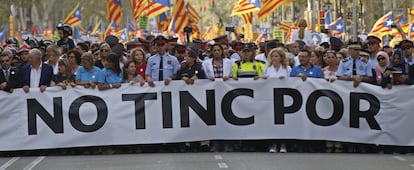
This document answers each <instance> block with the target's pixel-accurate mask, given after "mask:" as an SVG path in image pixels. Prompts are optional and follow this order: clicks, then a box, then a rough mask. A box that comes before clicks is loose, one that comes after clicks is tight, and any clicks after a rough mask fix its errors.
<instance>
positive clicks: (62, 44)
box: [56, 38, 75, 50]
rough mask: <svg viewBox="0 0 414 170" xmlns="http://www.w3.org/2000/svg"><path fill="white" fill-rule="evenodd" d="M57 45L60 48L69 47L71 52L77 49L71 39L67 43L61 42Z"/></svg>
mask: <svg viewBox="0 0 414 170" xmlns="http://www.w3.org/2000/svg"><path fill="white" fill-rule="evenodd" d="M56 44H57V45H58V47H61V46H64V45H67V46H68V48H69V50H70V49H74V48H75V42H74V41H73V40H72V39H70V38H69V39H68V41H67V42H63V41H62V40H59V41H58V42H57V43H56Z"/></svg>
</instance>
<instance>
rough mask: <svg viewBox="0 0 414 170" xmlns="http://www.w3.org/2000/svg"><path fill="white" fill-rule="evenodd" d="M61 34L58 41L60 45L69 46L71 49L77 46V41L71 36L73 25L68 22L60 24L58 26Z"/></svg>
mask: <svg viewBox="0 0 414 170" xmlns="http://www.w3.org/2000/svg"><path fill="white" fill-rule="evenodd" d="M56 29H57V30H58V35H59V38H60V39H59V41H58V42H57V43H56V44H57V45H58V46H59V47H62V46H67V48H68V49H69V50H71V49H74V48H75V41H73V39H71V38H70V37H69V36H71V35H72V32H73V30H72V27H71V26H70V25H68V24H58V25H57V26H56Z"/></svg>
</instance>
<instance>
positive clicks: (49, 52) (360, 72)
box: [0, 24, 414, 152]
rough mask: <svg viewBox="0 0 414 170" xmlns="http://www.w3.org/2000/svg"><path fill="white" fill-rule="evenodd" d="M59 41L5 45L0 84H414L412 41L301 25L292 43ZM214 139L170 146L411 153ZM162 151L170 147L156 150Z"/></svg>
mask: <svg viewBox="0 0 414 170" xmlns="http://www.w3.org/2000/svg"><path fill="white" fill-rule="evenodd" d="M56 28H57V30H58V33H59V36H60V40H59V41H58V42H52V41H50V40H44V41H43V40H42V41H37V40H36V39H32V38H28V39H26V40H25V41H24V42H23V43H21V44H22V45H19V44H20V43H19V42H18V41H17V40H16V39H15V38H10V39H8V40H7V41H6V45H5V46H4V47H3V48H2V49H1V55H0V62H1V72H0V89H1V90H4V91H6V92H9V93H13V90H14V89H16V88H22V89H23V90H24V91H25V92H26V93H30V88H35V87H38V88H40V91H41V92H43V91H45V90H47V88H48V87H52V86H60V87H62V89H66V88H67V87H75V86H83V87H84V88H92V89H94V88H98V89H99V90H109V89H112V88H119V87H121V86H122V84H123V83H129V84H136V85H138V86H143V85H145V84H147V85H148V86H151V87H154V86H155V83H154V82H155V81H163V83H164V85H168V84H169V83H170V82H171V81H172V80H182V81H185V83H186V84H189V85H191V84H194V82H195V81H197V79H209V80H211V81H215V79H223V80H224V81H227V80H229V79H233V80H237V79H240V78H251V79H255V80H256V79H269V78H276V79H284V78H286V77H298V78H300V79H302V80H303V81H306V80H307V79H308V78H321V79H325V80H326V81H328V82H334V81H338V80H343V81H353V84H354V87H357V86H358V85H359V84H360V83H361V82H366V83H371V84H374V85H378V86H381V87H383V88H385V89H391V88H392V86H394V85H401V84H406V85H411V84H413V83H414V66H413V63H414V61H413V53H414V44H413V42H412V41H410V40H407V39H405V40H403V41H401V42H400V43H399V44H397V45H395V46H394V47H390V46H387V45H385V46H382V47H381V39H380V38H378V37H375V36H368V38H367V40H366V41H363V42H361V41H348V42H346V43H344V42H342V41H341V40H340V39H338V38H335V37H331V38H330V41H329V42H323V43H321V44H318V45H314V44H313V43H311V42H310V41H306V40H305V35H306V34H307V33H306V32H305V31H306V30H303V29H300V30H298V31H297V32H296V34H297V37H296V38H295V39H293V40H292V41H291V42H289V43H286V44H284V43H282V42H279V41H278V40H269V41H266V42H261V43H260V44H255V43H242V42H240V41H238V40H234V41H231V42H229V41H228V39H227V36H220V37H217V38H215V39H213V40H212V41H202V40H199V39H195V40H193V41H192V42H191V43H187V44H186V45H182V44H178V43H177V39H176V38H170V37H168V38H167V37H165V36H162V35H158V36H152V35H150V36H147V37H146V38H139V39H136V40H133V41H131V42H127V43H125V44H122V43H120V42H119V40H118V38H117V37H115V36H107V37H106V39H105V42H102V43H92V44H91V43H90V42H88V41H85V42H79V43H77V44H76V43H75V42H74V41H73V40H72V39H71V38H70V36H71V35H72V29H71V27H70V26H68V25H64V24H59V25H58V26H57V27H56ZM265 143H266V145H263V141H209V142H193V143H184V144H176V145H175V144H174V145H169V144H167V145H168V146H171V147H169V148H179V149H178V150H180V151H183V150H192V151H234V150H240V151H257V150H266V151H269V152H288V151H289V152H291V151H293V152H377V151H385V152H405V149H404V148H403V149H401V148H398V147H385V146H384V147H381V146H380V147H378V146H371V145H362V144H350V143H341V142H334V141H332V142H331V141H326V142H325V141H292V140H270V141H266V142H265ZM156 148H164V149H165V147H156Z"/></svg>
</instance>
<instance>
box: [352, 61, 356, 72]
mask: <svg viewBox="0 0 414 170" xmlns="http://www.w3.org/2000/svg"><path fill="white" fill-rule="evenodd" d="M352 60H353V62H354V63H353V64H352V75H356V59H352Z"/></svg>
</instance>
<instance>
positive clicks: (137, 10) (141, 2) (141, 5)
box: [131, 0, 150, 22]
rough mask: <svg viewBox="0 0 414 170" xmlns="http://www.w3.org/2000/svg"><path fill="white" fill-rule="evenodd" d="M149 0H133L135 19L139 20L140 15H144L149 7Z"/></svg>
mask: <svg viewBox="0 0 414 170" xmlns="http://www.w3.org/2000/svg"><path fill="white" fill-rule="evenodd" d="M149 2H150V1H149V0H131V7H132V11H133V14H134V18H135V21H137V22H138V21H139V17H141V16H142V15H144V13H145V12H146V10H147V9H148V5H149Z"/></svg>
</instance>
